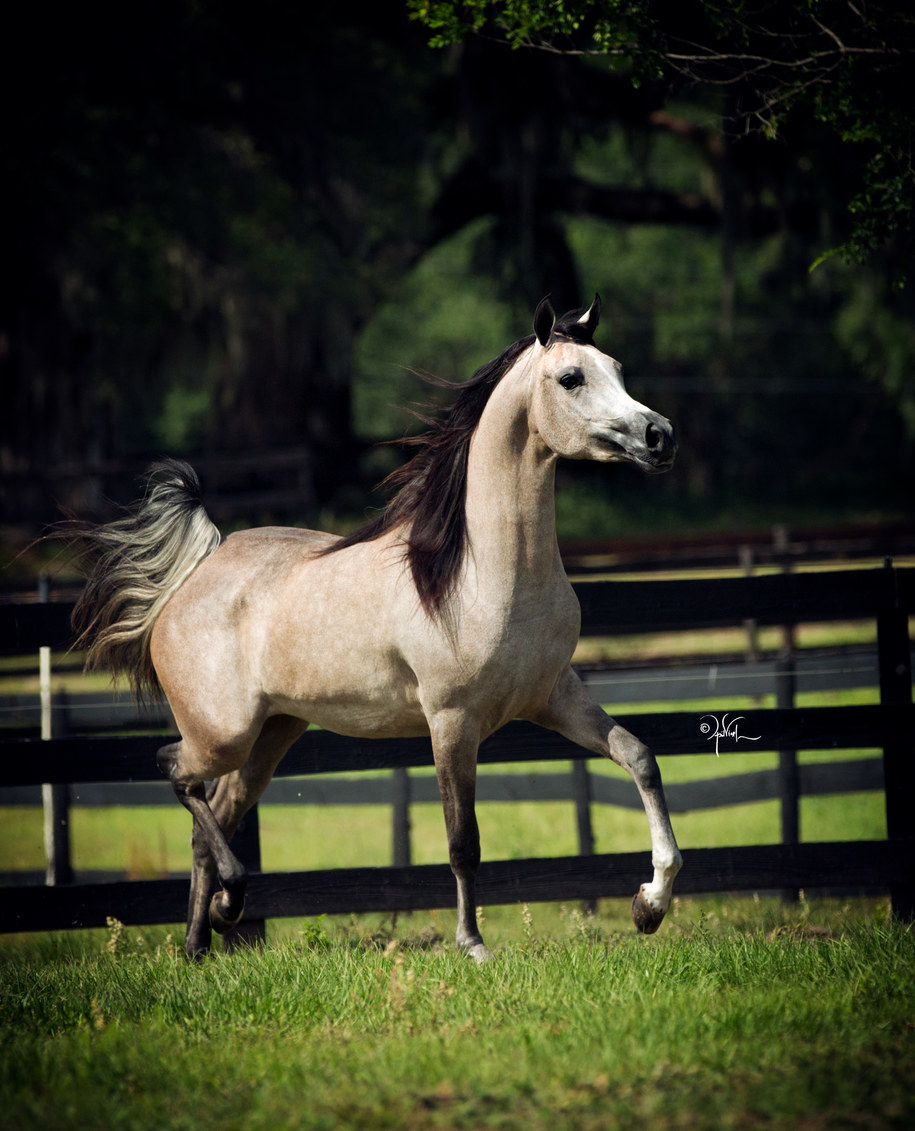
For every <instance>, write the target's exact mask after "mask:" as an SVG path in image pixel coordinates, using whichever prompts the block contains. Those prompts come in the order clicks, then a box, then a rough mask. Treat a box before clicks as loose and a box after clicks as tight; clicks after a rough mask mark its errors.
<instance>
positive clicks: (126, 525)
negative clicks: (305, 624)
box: [72, 459, 220, 699]
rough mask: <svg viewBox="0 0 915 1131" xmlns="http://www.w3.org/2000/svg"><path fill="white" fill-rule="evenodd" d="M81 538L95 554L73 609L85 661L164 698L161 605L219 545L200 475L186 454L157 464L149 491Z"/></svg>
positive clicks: (141, 693) (142, 694)
mask: <svg viewBox="0 0 915 1131" xmlns="http://www.w3.org/2000/svg"><path fill="white" fill-rule="evenodd" d="M76 539H77V541H79V542H80V543H82V545H83V547H84V548H85V550H86V552H87V553H88V554H89V555H90V556H91V558H93V559H94V562H93V566H92V569H91V572H90V573H89V576H88V578H87V581H86V587H85V589H84V590H83V593H82V595H81V597H80V599H79V601H78V602H77V604H76V607H75V609H74V610H73V620H72V623H73V628H74V631H75V632H76V637H77V638H76V643H75V645H74V646H75V647H76V648H80V649H82V648H84V649H86V652H87V655H86V666H87V667H91V668H96V667H108V668H109V669H110V670H111V672H112V674H113V675H114V676H115V678H117V677H118V676H126V678H127V679H128V680H129V681H130V685H131V687H132V688H133V691H134V694H135V695H136V696H137V697H138V698H139V699H146V698H153V699H155V698H159V697H161V694H162V693H161V688H160V687H159V680H158V677H157V676H156V671H155V668H154V667H153V664H152V658H151V656H150V650H149V642H150V637H151V636H152V630H153V626H154V625H155V623H156V618H157V617H158V616H159V613H160V612H161V611H162V608H163V606H164V605H165V603H166V602H167V601H168V599H169V598H170V597H171V596H172V594H173V593H174V592H175V591H176V590H177V589H178V588H179V586H180V585H181V584H182V583H183V582H184V581H185V580H186V579H187V577H188V576H189V575H190V574H191V572H192V571H193V570H194V569H195V568H196V567H197V566H198V565H199V564H200V562H202V561H203V559H204V558H206V557H208V556H209V555H210V554H212V553H213V551H214V550H215V549H216V548H217V546H218V545H219V542H220V534H219V531H218V530H217V528H216V526H215V525H214V524H213V522H212V521H211V519H210V517H209V516H208V515H207V513H206V510H205V509H204V506H203V503H202V501H201V498H200V481H199V479H198V478H197V474H196V472H195V471H194V470H193V468H192V467H191V466H190V465H189V464H187V463H185V462H184V461H182V460H176V459H169V460H164V461H163V462H161V463H156V464H153V465H152V467H150V468H149V471H148V472H147V488H146V494H145V496H144V498H143V499H142V500H140V502H138V503H136V504H135V505H134V506H132V507H129V508H127V509H126V510H125V511H124V514H123V515H122V516H121V517H120V518H118V519H115V520H114V521H113V522H110V523H106V524H105V525H102V526H82V527H79V528H78V529H77V530H76Z"/></svg>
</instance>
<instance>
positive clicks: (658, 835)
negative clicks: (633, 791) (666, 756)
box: [532, 668, 683, 935]
mask: <svg viewBox="0 0 915 1131" xmlns="http://www.w3.org/2000/svg"><path fill="white" fill-rule="evenodd" d="M532 721H533V722H536V723H539V724H540V725H541V726H546V727H549V728H550V729H551V730H555V731H558V732H559V733H560V734H562V735H565V737H566V738H569V739H571V740H572V741H573V742H577V743H578V744H579V745H580V746H583V747H584V748H585V749H586V750H593V751H594V752H595V753H597V754H603V755H605V756H607V757H610V758H612V759H613V761H614V762H616V764H617V765H618V766H622V768H623V769H624V770H627V771H628V772H629V773H630V774H631V775H632V778H633V780H634V781H635V784H636V786H637V787H638V791H639V793H640V795H641V797H642V804H643V805H644V806H645V813H646V815H647V817H648V828H649V832H650V834H651V862H652V865H653V867H654V876H653V878H652V881H651V883H649V884H642V886H641V888H640V889H639V891H638V892H637V893H636V895H635V897H634V899H633V901H632V920H633V922H634V923H635V925H636V927H637V928H638V929H639V930H640V931H642V932H643V933H644V934H649V935H650V934H653V933H654V932H655V931H656V930H657V929H658V927H660V925H661V921H662V919H663V918H664V916H665V914H666V913H667V909H668V908H669V907H670V901H671V897H672V893H673V883H674V879H675V878H676V875H677V873H678V872H679V871H680V866H681V865H682V863H683V858H682V857H681V855H680V850H679V848H678V847H677V841H676V837H675V836H674V831H673V829H672V828H671V824H670V815H669V813H668V811H667V802H666V800H665V798H664V789H663V786H662V784H661V771H660V770H659V769H658V763H657V762H656V761H655V757H654V755H653V754H652V753H651V751H650V750H649V749H648V747H647V746H645V745H644V743H642V742H640V741H639V740H638V739H637V738H636V737H635V736H634V735H632V734H630V733H629V731H627V730H625V729H624V728H623V727H621V726H619V724H617V723H616V722H614V720H613V719H612V718H611V717H610V716H609V715H608V714H607V713H606V711H604V710H603V709H602V708H601V707H599V706H598V705H597V704H596V703H594V702H593V701H592V700H591V698H590V696H589V695H588V692H587V690H586V689H585V687H584V684H583V683H582V682H581V680H580V679H579V678H578V676H577V675H576V674H575V673H574V672H573V671H572V669H571V668H567V669H566V671H565V672H564V673H563V675H562V676H561V677H560V678H559V680H558V681H557V683H556V687H555V688H554V690H553V694H552V695H551V696H550V701H549V703H548V705H547V709H546V711H545V712H544V714H543V715H542V716H540V717H538V718H535V719H533V720H532Z"/></svg>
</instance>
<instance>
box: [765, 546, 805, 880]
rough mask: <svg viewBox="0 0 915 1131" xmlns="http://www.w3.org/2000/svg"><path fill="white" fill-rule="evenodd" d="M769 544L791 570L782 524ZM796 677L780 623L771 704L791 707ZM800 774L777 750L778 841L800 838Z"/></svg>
mask: <svg viewBox="0 0 915 1131" xmlns="http://www.w3.org/2000/svg"><path fill="white" fill-rule="evenodd" d="M772 544H773V550H774V556H775V560H776V561H777V562H778V563H779V566H780V568H781V572H782V573H790V572H791V559H790V557H789V545H790V539H789V536H788V528H787V527H786V526H781V525H779V526H774V527H773V528H772ZM796 689H797V677H796V667H795V632H794V625H793V624H783V625H782V646H781V650H780V652H779V656H778V659H777V660H776V661H775V705H776V707H779V708H783V709H785V710H791V709H792V708H793V707H794V705H795V692H796ZM799 794H800V775H799V773H798V766H797V751H795V750H779V752H778V796H779V802H780V806H781V842H782V844H799V843H800V839H801V816H800V797H799ZM797 898H798V892H797V891H796V890H793V889H791V888H786V889H785V890H784V891H783V892H782V899H784V900H786V901H787V902H789V903H794V902H796V901H797Z"/></svg>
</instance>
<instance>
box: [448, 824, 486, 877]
mask: <svg viewBox="0 0 915 1131" xmlns="http://www.w3.org/2000/svg"><path fill="white" fill-rule="evenodd" d="M480 857H481V852H480V833H479V830H478V829H472V830H467V831H466V832H463V833H460V834H458V835H456V836H452V837H449V838H448V859H449V861H450V863H451V869H452V871H454V872H476V870H477V868H479V866H480Z"/></svg>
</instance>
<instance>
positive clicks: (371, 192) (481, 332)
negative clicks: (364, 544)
mask: <svg viewBox="0 0 915 1131" xmlns="http://www.w3.org/2000/svg"><path fill="white" fill-rule="evenodd" d="M504 7H505V5H487V4H485V3H470V4H455V3H445V4H434V3H421V2H413V3H408V0H375V2H374V3H371V4H362V5H360V4H355V5H352V4H350V5H343V4H333V3H329V2H327V0H311V2H310V3H309V4H307V5H304V4H301V3H292V2H286V0H262V3H260V4H259V5H257V6H251V5H249V4H240V3H235V2H226V0H222V2H216V0H157V2H155V3H153V2H151V0H138V2H137V3H134V4H132V5H129V6H126V7H125V6H120V7H118V8H115V7H108V6H105V5H96V4H91V3H90V4H87V5H67V6H63V5H47V4H35V5H32V6H31V7H30V8H29V11H28V12H27V13H24V12H19V13H18V15H16V17H15V18H14V19H11V21H10V23H9V24H8V27H7V36H8V38H7V43H6V47H7V54H8V56H9V57H10V58H11V60H12V64H13V65H11V66H10V67H9V68H7V69H6V71H5V74H4V77H3V80H2V81H3V86H4V90H3V105H4V107H5V115H4V116H5V128H4V135H5V136H4V142H3V146H2V151H0V166H2V183H3V189H4V196H5V199H6V206H5V208H4V210H3V217H2V220H0V229H2V241H3V242H2V258H0V275H2V277H0V367H2V369H0V380H2V414H0V472H2V486H0V508H2V518H0V524H2V536H3V547H2V548H3V551H4V558H5V559H8V556H9V555H10V554H15V553H17V552H18V551H19V550H21V549H22V547H23V546H24V545H26V544H28V542H29V541H30V539H31V538H33V537H34V536H35V535H36V534H37V533H39V532H40V531H41V529H42V528H43V527H44V525H45V524H46V523H49V522H53V521H54V520H55V519H56V518H58V517H59V514H60V507H61V506H63V507H66V508H69V509H72V510H75V511H77V512H78V513H80V514H82V515H90V516H94V517H105V516H106V515H107V514H108V513H110V511H109V502H108V500H116V501H118V502H126V501H128V500H129V499H131V498H133V497H135V495H136V493H137V490H138V477H139V476H140V475H141V473H142V471H143V468H144V467H145V465H146V464H147V463H148V462H149V461H150V460H151V459H154V458H156V457H158V456H160V455H163V454H170V455H180V456H184V457H186V458H188V459H190V460H191V462H193V463H194V464H195V465H196V466H197V467H198V468H199V470H200V472H201V474H202V478H203V480H204V488H205V494H206V497H207V499H208V502H209V506H210V510H211V513H212V514H213V515H214V517H215V518H216V519H217V520H218V521H219V522H220V524H221V525H222V526H223V528H224V529H228V528H231V527H232V526H233V525H248V524H251V523H266V522H285V523H293V524H299V525H310V526H319V527H321V528H325V529H332V530H336V531H344V530H346V529H348V528H351V527H352V526H353V525H354V524H356V523H357V522H359V521H360V520H361V519H362V518H363V517H364V514H365V511H366V507H367V506H369V505H377V504H378V502H379V499H378V496H377V495H373V493H372V486H373V484H374V483H376V482H377V481H378V480H379V479H380V478H381V477H382V476H383V475H384V474H386V473H387V472H388V471H389V470H391V469H392V467H394V466H396V464H397V463H398V462H400V460H401V459H402V458H403V453H402V452H401V451H400V450H399V449H398V448H397V446H396V445H394V446H382V447H379V446H378V442H379V441H381V440H390V439H392V438H396V437H398V436H399V435H402V434H403V433H404V432H407V431H410V430H416V429H417V428H418V427H419V425H418V424H417V423H416V422H415V421H414V420H413V418H412V417H411V415H410V413H409V409H410V406H411V405H414V404H416V403H418V402H420V403H421V402H428V401H429V400H430V398H431V399H433V400H434V399H435V398H439V399H441V397H442V393H441V391H440V390H431V389H430V387H429V386H427V385H425V384H424V382H423V381H422V379H421V377H420V376H419V375H418V374H420V373H421V372H423V371H428V372H433V373H435V374H437V375H438V376H441V377H444V378H447V379H449V380H452V381H462V380H465V379H467V378H468V377H470V376H471V375H472V373H473V372H474V370H475V369H476V368H477V367H478V366H479V365H481V364H482V363H483V362H485V361H487V360H488V359H489V358H491V357H493V356H495V355H496V354H498V353H500V352H501V351H502V350H503V349H504V348H505V347H506V346H507V345H508V344H509V343H510V342H511V341H513V340H514V339H516V338H519V337H521V336H523V335H524V334H526V333H529V332H530V328H531V318H532V314H533V310H534V307H535V305H536V303H537V302H538V300H539V299H540V298H541V297H542V296H543V295H545V294H548V293H549V294H551V295H552V301H553V304H554V306H555V307H556V309H557V310H559V311H562V310H566V309H569V308H572V307H577V306H581V305H587V304H589V303H590V301H591V299H592V297H593V295H594V292H595V291H598V292H600V294H601V296H602V299H603V311H604V313H603V319H602V324H601V328H600V330H599V331H598V339H597V340H598V345H599V346H600V348H602V349H603V350H604V351H605V352H607V353H610V354H611V355H613V356H614V357H616V358H618V359H619V360H620V361H621V362H622V364H623V366H624V369H625V372H626V379H627V386H628V388H629V391H630V392H631V393H632V394H633V395H634V396H635V397H637V398H638V399H639V400H642V401H644V402H645V403H647V404H649V405H650V406H651V407H652V408H654V409H656V410H658V411H660V412H662V413H664V414H665V415H667V416H669V417H670V418H671V419H672V420H673V421H674V422H675V424H676V426H677V429H678V433H679V437H680V444H681V455H680V458H679V461H678V464H677V467H676V468H675V470H674V471H673V472H672V473H671V474H670V475H667V476H663V477H660V478H657V479H650V480H649V479H645V478H643V477H641V476H640V475H639V474H638V473H637V472H635V471H634V470H632V469H628V468H607V467H596V466H585V465H571V464H565V465H563V467H562V469H561V472H560V476H559V496H558V523H559V531H560V536H561V538H564V539H576V538H612V537H614V536H624V537H632V536H636V535H644V534H651V535H654V536H657V535H665V536H670V537H677V536H682V535H685V534H689V533H690V532H701V531H713V530H729V529H734V528H736V527H741V528H755V527H763V526H770V525H771V524H773V523H779V524H788V525H792V526H793V525H798V524H803V525H808V526H810V525H821V526H838V525H841V524H851V523H854V524H859V525H860V524H865V525H866V524H873V525H876V524H887V523H896V524H897V525H898V524H900V523H902V524H911V522H912V520H913V519H915V514H913V499H912V474H913V470H915V319H913V314H915V309H913V307H915V303H913V296H912V288H913V286H915V277H909V276H908V274H907V269H908V265H909V262H910V259H911V253H912V238H911V233H912V219H911V216H912V209H911V201H912V175H911V149H909V150H908V154H909V156H908V157H907V158H906V157H905V155H904V152H903V151H904V147H905V139H906V138H907V139H908V143H909V145H911V128H912V108H913V106H915V90H913V83H912V75H913V73H915V72H913V68H912V66H911V59H912V55H911V53H909V54H908V55H905V56H904V58H902V62H901V63H900V59H899V58H898V57H894V58H893V59H892V60H891V63H892V65H891V66H889V67H883V69H882V70H881V69H880V68H879V67H877V66H876V64H875V65H874V66H873V67H871V69H870V70H868V69H867V67H866V66H865V63H864V62H862V61H861V60H866V59H867V58H869V56H867V54H866V52H868V51H869V52H871V54H874V53H875V49H874V48H873V47H872V46H871V47H865V48H862V53H861V55H860V56H856V59H857V60H858V62H857V68H858V69H857V70H854V69H853V68H852V69H851V70H846V71H841V72H839V71H831V72H828V74H827V76H826V78H823V77H822V76H821V78H820V79H819V80H818V82H819V85H817V83H816V82H811V83H810V84H809V88H808V90H807V91H806V92H805V91H804V90H803V89H802V84H801V83H798V84H796V85H797V87H798V89H796V90H793V91H787V93H786V92H784V91H783V92H782V94H783V97H782V98H781V101H779V98H778V97H777V96H778V93H779V92H778V89H775V91H774V93H773V87H772V85H771V84H770V85H768V86H767V85H766V84H767V82H769V79H768V78H766V75H770V74H771V68H769V70H768V71H765V70H760V69H758V68H755V67H754V68H749V67H747V66H746V64H745V63H744V64H742V65H741V67H736V68H735V67H734V66H733V65H731V66H730V67H728V66H727V65H726V62H727V60H726V58H725V55H722V56H720V57H719V58H718V59H717V60H715V61H714V64H715V65H714V66H712V65H711V64H709V60H708V59H705V60H704V61H702V62H703V65H701V66H700V65H699V63H696V62H694V63H693V64H689V63H685V62H681V63H679V64H677V65H673V66H672V65H670V64H671V58H672V57H673V55H674V54H675V52H673V51H672V50H671V49H670V44H671V43H675V42H676V36H677V35H678V34H679V31H678V26H679V25H678V21H683V20H692V21H694V22H695V21H696V20H697V19H698V18H700V17H702V18H703V19H705V20H706V23H705V25H704V26H705V27H706V28H711V29H712V31H711V33H710V34H713V35H717V34H719V31H720V29H719V31H716V30H715V29H716V27H717V25H716V24H715V20H714V18H713V17H714V16H715V13H716V11H717V5H715V4H713V3H694V2H693V0H689V2H688V3H684V4H680V5H665V4H652V5H648V4H646V5H632V4H619V3H616V2H609V0H608V2H607V3H604V4H595V3H581V4H578V5H575V4H571V3H569V4H564V3H558V4H553V5H552V6H549V5H546V4H543V3H541V4H537V3H531V4H523V3H522V4H516V5H514V7H515V8H516V9H517V10H518V11H520V12H521V13H522V16H523V14H524V13H525V12H527V13H528V16H529V17H530V18H531V19H534V18H535V17H536V16H537V13H538V12H540V13H541V15H542V11H543V10H544V9H546V8H548V7H551V10H552V11H553V12H554V14H555V12H557V11H558V12H560V14H562V13H565V14H566V16H568V14H569V12H570V11H571V10H572V9H580V12H578V15H581V16H582V19H583V21H584V23H582V20H579V22H578V24H577V25H575V24H574V21H573V22H572V23H568V22H567V23H566V24H563V25H562V30H563V34H562V36H561V41H560V42H559V43H558V45H559V46H561V47H563V48H565V49H566V50H564V51H556V50H545V49H543V42H542V41H543V40H544V38H545V36H544V29H543V27H542V25H541V26H540V27H539V30H538V28H537V26H535V25H534V24H530V25H529V26H528V25H525V26H522V27H520V30H519V29H518V25H517V23H516V32H517V35H516V40H517V42H516V44H515V46H512V44H511V42H506V40H509V41H510V40H511V38H512V35H511V27H510V25H503V26H500V25H499V24H498V23H493V22H492V17H493V15H494V14H495V15H496V16H497V15H498V14H499V11H498V10H500V9H504ZM727 7H729V6H725V8H727ZM738 7H739V6H738ZM769 7H770V8H771V9H772V10H773V11H775V12H776V13H778V12H781V13H782V15H783V16H784V18H785V19H788V20H789V21H796V20H800V19H803V18H806V14H807V12H808V9H810V7H811V3H810V2H807V3H800V4H796V5H795V4H792V5H779V4H776V5H771V6H769ZM840 8H841V9H842V10H843V12H845V15H844V16H843V17H842V18H843V19H844V18H846V16H847V10H848V8H849V6H847V5H838V4H826V5H825V6H824V5H822V4H821V5H820V6H819V8H818V9H817V11H818V12H819V13H820V16H821V18H822V19H826V17H827V15H828V14H829V13H830V12H832V11H833V10H835V11H838V10H839V9H840ZM896 8H898V9H899V12H902V11H903V8H902V7H900V6H899V5H896V6H894V5H883V6H879V11H878V16H880V19H884V20H885V22H884V24H883V25H882V26H877V25H874V26H870V25H869V26H868V28H867V29H866V31H867V35H868V36H870V38H869V39H868V38H867V37H865V38H864V39H862V40H861V42H862V43H865V44H866V43H870V44H873V43H874V42H875V41H876V40H875V39H874V37H875V36H878V37H882V38H881V39H880V42H881V43H883V44H884V47H885V46H886V44H887V42H888V41H889V38H891V37H893V36H895V37H896V38H895V40H894V42H896V43H901V44H902V45H903V47H905V44H904V41H903V39H900V38H899V37H900V35H902V33H905V34H906V35H908V36H909V37H910V38H909V45H911V43H912V42H915V38H913V36H912V31H911V27H912V20H911V17H900V16H899V15H898V13H896V14H895V15H894V11H895V9H896ZM869 11H872V12H873V11H877V8H874V6H872V7H871V9H869ZM626 13H628V15H627V14H626ZM633 13H635V14H633ZM677 13H679V15H677ZM785 13H787V15H786V14H785ZM887 13H889V14H887ZM572 14H573V15H574V14H575V13H574V12H573V13H572ZM601 14H603V16H608V15H609V16H611V17H613V19H614V20H615V23H613V28H615V29H617V30H618V31H619V32H620V37H619V39H618V40H615V41H613V42H610V41H609V40H608V38H607V35H608V33H607V32H606V31H605V32H603V33H602V32H601V26H600V23H599V17H600V16H601ZM417 16H421V17H424V20H425V22H424V20H423V19H419V18H417ZM649 16H650V17H651V20H652V21H653V22H652V23H650V24H649V23H645V22H644V21H645V20H647V19H648V17H649ZM643 18H644V19H643ZM779 18H781V17H779ZM849 18H850V17H849ZM900 19H901V20H902V23H900V22H899V21H900ZM473 21H477V22H478V23H479V30H480V31H481V32H482V34H473V33H472V32H473V28H471V29H470V31H468V24H469V23H470V24H472V23H473ZM487 21H488V22H487ZM595 21H597V22H596V23H595ZM627 21H628V22H627ZM640 21H641V22H640ZM665 21H666V22H665ZM522 22H523V20H522ZM878 24H879V20H878ZM805 26H806V27H807V30H808V31H809V26H810V25H809V24H808V25H805ZM506 27H508V30H507V31H506ZM794 27H795V25H794V24H793V23H792V24H791V25H790V27H788V26H787V25H786V29H785V36H784V39H783V41H782V40H779V42H784V43H785V44H789V43H791V44H795V45H796V43H795V40H793V39H792V36H795V35H796V34H797V35H799V34H800V32H797V29H796V28H795V30H794V31H792V30H791V29H792V28H794ZM900 28H901V29H902V30H901V31H900ZM595 31H596V32H597V33H599V34H596V35H595ZM852 32H856V33H857V32H861V29H860V28H857V29H855V28H852V29H846V31H845V32H843V35H845V34H849V35H850V34H852ZM696 34H697V35H698V32H696ZM720 34H721V35H722V36H724V37H725V39H719V40H717V41H716V42H721V43H724V42H725V41H726V40H727V36H731V37H732V39H731V40H729V41H727V42H732V45H733V36H734V35H735V31H734V28H733V27H730V28H728V27H725V28H724V30H723V31H720ZM805 34H806V32H805ZM861 34H862V35H864V33H863V32H861ZM601 35H603V39H601ZM665 35H666V36H667V38H666V39H665V38H664V36H665ZM832 35H833V38H834V39H835V38H836V37H837V33H836V32H835V30H834V29H832ZM430 37H433V38H437V45H430ZM531 43H539V44H540V46H539V48H538V47H537V46H529V45H528V46H525V45H524V44H531ZM519 44H520V45H519ZM582 44H584V45H585V47H586V48H587V50H585V51H584V52H583V53H581V52H580V48H581V45H582ZM595 44H597V45H598V47H600V45H601V44H603V47H604V48H605V50H596V49H595V47H594V45H595ZM621 44H622V47H621ZM552 45H553V46H556V45H557V44H556V42H553V44H552ZM627 45H628V46H627ZM633 45H634V46H633ZM659 45H661V46H660V48H659ZM664 47H666V49H667V54H666V56H665V55H664V51H663V50H662V49H661V48H664ZM815 47H816V45H814V46H813V47H812V46H811V45H810V44H808V43H804V44H802V45H801V49H800V55H801V56H805V55H807V56H812V55H813V54H815ZM905 49H906V50H908V48H905ZM772 50H773V51H774V50H775V48H773V49H772ZM894 50H895V49H894ZM627 51H628V53H627ZM891 54H892V53H891ZM886 57H887V56H886V51H885V50H884V54H883V56H882V58H884V60H885V58H886ZM705 64H709V65H707V66H706V65H705ZM785 65H786V66H789V67H790V65H791V60H790V59H789V60H788V62H787V63H786V64H785ZM716 67H717V69H716ZM761 107H762V109H763V110H767V113H763V112H761V109H760V108H761ZM875 123H880V125H879V128H878V126H877V125H875ZM881 130H882V131H883V132H882V133H881ZM773 133H774V136H772V135H773ZM900 154H902V156H900ZM893 161H895V164H893ZM900 170H901V171H900ZM906 177H907V178H908V179H906ZM894 178H895V179H894ZM881 193H882V195H881ZM906 194H908V195H906ZM834 249H841V250H840V251H839V252H838V253H836V254H829V253H830V252H832V251H833V250H834ZM821 260H822V261H821ZM818 261H821V262H818ZM815 263H818V265H817V266H815V267H814V269H813V270H811V267H812V265H814V264H815ZM906 283H907V284H908V285H906Z"/></svg>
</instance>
